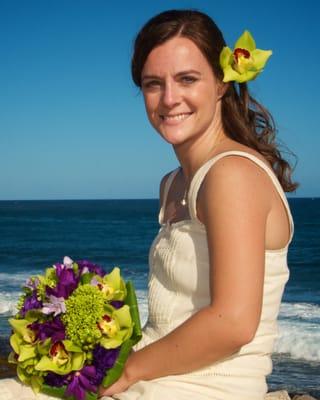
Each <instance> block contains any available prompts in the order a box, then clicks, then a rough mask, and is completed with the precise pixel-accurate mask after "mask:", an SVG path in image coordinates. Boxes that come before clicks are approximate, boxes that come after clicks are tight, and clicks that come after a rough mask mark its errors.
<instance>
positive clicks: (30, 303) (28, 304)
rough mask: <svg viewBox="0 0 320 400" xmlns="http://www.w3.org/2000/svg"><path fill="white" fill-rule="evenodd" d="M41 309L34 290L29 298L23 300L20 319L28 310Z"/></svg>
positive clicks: (40, 303)
mask: <svg viewBox="0 0 320 400" xmlns="http://www.w3.org/2000/svg"><path fill="white" fill-rule="evenodd" d="M39 308H42V302H41V301H40V300H38V299H37V292H36V290H34V291H33V292H32V294H31V295H30V296H27V297H26V298H25V300H24V303H23V306H22V308H21V310H20V312H21V315H22V317H24V316H25V315H26V313H27V311H29V310H35V309H39Z"/></svg>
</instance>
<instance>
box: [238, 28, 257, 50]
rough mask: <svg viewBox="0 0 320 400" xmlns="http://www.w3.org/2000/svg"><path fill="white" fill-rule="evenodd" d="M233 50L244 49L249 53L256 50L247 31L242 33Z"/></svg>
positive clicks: (254, 43)
mask: <svg viewBox="0 0 320 400" xmlns="http://www.w3.org/2000/svg"><path fill="white" fill-rule="evenodd" d="M234 48H235V49H237V48H240V49H246V50H249V51H250V52H251V51H252V50H254V49H255V48H256V42H255V41H254V39H253V37H252V35H251V33H250V32H249V31H244V32H243V34H242V35H241V36H240V37H239V39H238V40H237V42H236V44H235V45H234Z"/></svg>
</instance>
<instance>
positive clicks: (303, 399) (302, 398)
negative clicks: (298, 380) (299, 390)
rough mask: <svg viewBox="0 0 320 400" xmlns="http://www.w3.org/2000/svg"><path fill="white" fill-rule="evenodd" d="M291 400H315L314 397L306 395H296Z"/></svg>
mask: <svg viewBox="0 0 320 400" xmlns="http://www.w3.org/2000/svg"><path fill="white" fill-rule="evenodd" d="M292 400H317V399H316V398H315V397H312V396H310V395H308V394H302V395H300V394H296V395H295V396H293V398H292Z"/></svg>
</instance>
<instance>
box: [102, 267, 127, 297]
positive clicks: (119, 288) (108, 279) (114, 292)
mask: <svg viewBox="0 0 320 400" xmlns="http://www.w3.org/2000/svg"><path fill="white" fill-rule="evenodd" d="M95 280H96V282H97V286H98V288H99V289H100V290H101V293H103V296H104V298H105V299H106V300H107V301H111V300H120V301H122V300H124V298H125V297H126V295H127V290H126V285H125V283H124V281H123V279H122V278H121V275H120V269H119V268H118V267H115V268H113V270H112V271H111V272H110V274H107V275H105V276H104V277H102V278H101V277H100V276H96V277H95V278H94V281H95Z"/></svg>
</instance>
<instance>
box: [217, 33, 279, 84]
mask: <svg viewBox="0 0 320 400" xmlns="http://www.w3.org/2000/svg"><path fill="white" fill-rule="evenodd" d="M271 54H272V51H271V50H260V49H257V48H256V43H255V41H254V39H253V37H252V35H251V34H250V32H248V31H244V32H243V34H242V35H241V36H240V38H239V39H238V40H237V42H236V44H235V46H234V50H233V51H232V50H231V49H230V48H229V47H224V48H223V49H222V51H221V53H220V66H221V68H222V70H223V72H224V77H223V82H230V81H236V82H238V83H243V82H247V81H250V80H252V79H255V78H256V77H257V75H259V74H260V73H261V72H262V71H263V68H264V66H265V65H266V62H267V61H268V59H269V57H270V56H271Z"/></svg>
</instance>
